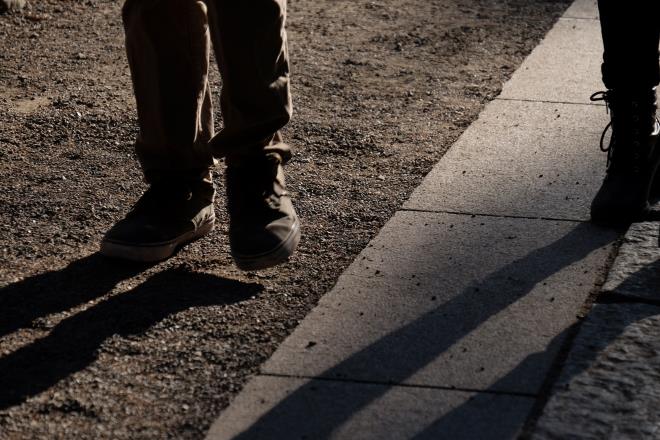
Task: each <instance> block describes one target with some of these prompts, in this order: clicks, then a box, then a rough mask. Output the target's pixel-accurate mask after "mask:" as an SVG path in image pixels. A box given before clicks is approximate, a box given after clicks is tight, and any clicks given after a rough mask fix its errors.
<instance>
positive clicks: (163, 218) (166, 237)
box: [101, 178, 215, 262]
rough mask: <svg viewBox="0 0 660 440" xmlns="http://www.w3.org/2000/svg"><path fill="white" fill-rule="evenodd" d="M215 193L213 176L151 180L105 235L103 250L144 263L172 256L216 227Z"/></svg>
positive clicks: (107, 254) (112, 254) (103, 251)
mask: <svg viewBox="0 0 660 440" xmlns="http://www.w3.org/2000/svg"><path fill="white" fill-rule="evenodd" d="M214 196H215V188H214V185H213V182H212V181H211V179H210V178H208V179H205V180H198V181H186V180H179V181H173V182H155V183H152V185H151V186H150V187H149V189H148V190H147V191H146V192H145V193H144V194H143V195H142V197H141V198H140V199H139V200H138V201H137V203H136V204H135V206H134V207H133V209H132V210H131V212H129V213H128V215H126V217H125V218H124V219H122V220H120V221H119V222H117V223H116V224H115V225H114V226H113V227H112V228H111V229H110V230H109V231H108V232H107V233H106V234H105V237H103V241H102V242H101V253H102V254H103V255H106V256H108V257H116V258H123V259H126V260H133V261H143V262H155V261H160V260H164V259H166V258H169V257H171V256H172V255H173V254H174V253H175V252H176V251H177V249H178V248H180V247H181V246H183V245H184V244H186V243H189V242H191V241H194V240H196V239H198V238H200V237H202V236H204V235H206V234H208V233H209V232H210V231H211V230H212V229H213V225H214V223H215V211H214V209H213V198H214Z"/></svg>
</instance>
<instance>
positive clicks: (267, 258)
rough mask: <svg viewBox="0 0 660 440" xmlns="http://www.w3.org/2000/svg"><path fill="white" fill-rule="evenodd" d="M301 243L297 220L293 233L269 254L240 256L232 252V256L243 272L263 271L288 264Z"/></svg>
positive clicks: (292, 229)
mask: <svg viewBox="0 0 660 440" xmlns="http://www.w3.org/2000/svg"><path fill="white" fill-rule="evenodd" d="M298 243H300V221H299V220H298V219H296V221H295V223H294V224H293V227H292V228H291V232H290V233H289V235H288V236H287V238H286V240H284V241H283V242H282V243H281V244H280V245H279V246H277V247H276V248H275V249H272V250H270V251H268V252H264V253H262V254H257V255H239V254H235V253H233V252H232V254H231V256H232V258H233V259H234V262H235V263H236V266H238V268H239V269H241V270H246V271H249V270H261V269H267V268H269V267H273V266H277V265H278V264H282V263H284V262H286V261H287V260H288V259H289V257H291V255H293V252H294V251H295V250H296V247H298Z"/></svg>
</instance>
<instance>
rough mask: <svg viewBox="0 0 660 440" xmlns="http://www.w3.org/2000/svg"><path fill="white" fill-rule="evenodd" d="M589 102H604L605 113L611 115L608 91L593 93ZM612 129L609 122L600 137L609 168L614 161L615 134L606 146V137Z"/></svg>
mask: <svg viewBox="0 0 660 440" xmlns="http://www.w3.org/2000/svg"><path fill="white" fill-rule="evenodd" d="M589 101H591V102H598V101H604V102H605V111H606V112H607V114H609V113H610V97H609V93H608V92H607V90H600V91H598V92H596V93H593V94H592V95H591V96H590V97H589ZM611 128H612V121H610V122H608V123H607V125H606V126H605V129H604V130H603V133H602V134H601V135H600V151H602V152H603V153H607V167H608V168H609V166H610V162H611V161H612V151H613V148H612V144H614V133H612V137H611V138H610V143H609V144H608V145H607V146H605V135H607V132H608V130H610V129H611Z"/></svg>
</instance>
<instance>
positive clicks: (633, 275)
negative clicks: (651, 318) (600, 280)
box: [603, 222, 660, 301]
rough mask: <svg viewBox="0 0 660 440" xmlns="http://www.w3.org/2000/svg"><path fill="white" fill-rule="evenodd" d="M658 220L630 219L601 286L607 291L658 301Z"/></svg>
mask: <svg viewBox="0 0 660 440" xmlns="http://www.w3.org/2000/svg"><path fill="white" fill-rule="evenodd" d="M659 240H660V222H641V223H633V224H632V225H631V226H630V228H629V229H628V232H626V235H625V237H624V239H623V243H622V244H621V247H620V248H619V254H618V255H617V257H616V260H615V262H614V265H613V266H612V269H610V273H609V274H608V276H607V282H606V283H605V285H604V286H603V290H604V291H605V293H606V294H611V293H615V294H617V295H625V296H629V297H631V299H632V300H634V299H635V298H643V299H649V300H655V301H660V243H659Z"/></svg>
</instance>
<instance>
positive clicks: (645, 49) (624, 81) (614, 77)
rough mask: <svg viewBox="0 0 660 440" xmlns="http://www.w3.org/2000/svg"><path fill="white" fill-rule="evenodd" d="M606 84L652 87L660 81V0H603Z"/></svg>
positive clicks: (600, 7)
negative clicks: (632, 0) (659, 53)
mask: <svg viewBox="0 0 660 440" xmlns="http://www.w3.org/2000/svg"><path fill="white" fill-rule="evenodd" d="M598 10H599V13H600V24H601V31H602V35H603V49H604V51H603V65H602V73H603V83H604V84H605V87H607V88H608V89H627V90H634V89H645V90H648V89H651V88H652V87H655V86H657V85H658V84H659V83H660V64H659V63H658V59H659V58H658V46H659V45H660V2H656V1H649V2H646V1H639V2H635V3H634V4H631V3H627V2H622V1H620V0H599V1H598Z"/></svg>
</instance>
